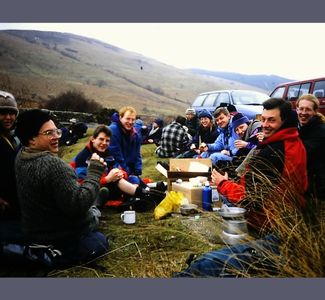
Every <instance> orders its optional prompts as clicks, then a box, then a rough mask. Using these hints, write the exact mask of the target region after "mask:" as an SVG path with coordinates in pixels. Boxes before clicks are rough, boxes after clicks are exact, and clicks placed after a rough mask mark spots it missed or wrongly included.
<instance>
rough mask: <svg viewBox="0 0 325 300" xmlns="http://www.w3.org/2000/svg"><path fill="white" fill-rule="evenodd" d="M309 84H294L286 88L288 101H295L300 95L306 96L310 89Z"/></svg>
mask: <svg viewBox="0 0 325 300" xmlns="http://www.w3.org/2000/svg"><path fill="white" fill-rule="evenodd" d="M310 85H311V83H310V82H308V83H304V84H295V85H291V86H289V88H288V99H289V100H296V99H297V98H299V97H300V96H301V95H304V94H308V93H309V89H310Z"/></svg>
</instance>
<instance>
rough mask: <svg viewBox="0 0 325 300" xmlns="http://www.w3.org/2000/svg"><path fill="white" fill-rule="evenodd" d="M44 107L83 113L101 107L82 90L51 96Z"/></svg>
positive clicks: (92, 111)
mask: <svg viewBox="0 0 325 300" xmlns="http://www.w3.org/2000/svg"><path fill="white" fill-rule="evenodd" d="M45 108H47V109H50V110H62V111H76V112H85V113H96V112H98V111H100V110H102V109H103V107H102V105H101V104H99V103H98V102H96V101H94V100H91V99H88V98H87V97H86V96H85V95H84V94H83V93H82V92H80V91H76V90H70V91H67V92H63V93H61V94H60V95H58V96H57V97H53V98H52V99H50V100H49V101H48V102H47V103H46V104H45Z"/></svg>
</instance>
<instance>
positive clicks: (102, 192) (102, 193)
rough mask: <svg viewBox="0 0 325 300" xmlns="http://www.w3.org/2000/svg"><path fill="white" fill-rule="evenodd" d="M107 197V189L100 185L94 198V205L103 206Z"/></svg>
mask: <svg viewBox="0 0 325 300" xmlns="http://www.w3.org/2000/svg"><path fill="white" fill-rule="evenodd" d="M108 197H109V189H108V188H107V187H102V188H100V189H99V192H98V196H97V198H96V200H95V205H96V206H97V207H98V208H103V207H104V204H105V203H106V202H107V200H108Z"/></svg>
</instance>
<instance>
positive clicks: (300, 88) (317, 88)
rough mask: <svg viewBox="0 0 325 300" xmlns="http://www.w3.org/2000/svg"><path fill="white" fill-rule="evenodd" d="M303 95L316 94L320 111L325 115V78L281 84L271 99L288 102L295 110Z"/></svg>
mask: <svg viewBox="0 0 325 300" xmlns="http://www.w3.org/2000/svg"><path fill="white" fill-rule="evenodd" d="M303 94H314V95H315V96H316V97H317V98H318V100H319V102H320V109H319V111H320V112H321V113H322V114H324V115H325V77H321V78H316V79H310V80H303V81H292V82H287V83H283V84H279V85H278V86H277V87H276V88H275V89H274V90H273V92H272V93H271V94H270V97H272V98H283V99H285V100H288V101H290V102H291V104H292V107H293V108H295V107H296V100H297V99H298V98H299V97H300V96H301V95H303Z"/></svg>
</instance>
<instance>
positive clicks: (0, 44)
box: [0, 30, 256, 115]
mask: <svg viewBox="0 0 325 300" xmlns="http://www.w3.org/2000/svg"><path fill="white" fill-rule="evenodd" d="M216 59H218V57H216ZM0 70H1V71H0V73H1V74H6V75H8V76H9V77H10V79H11V80H12V81H14V82H15V84H17V85H22V84H23V85H26V86H28V88H29V90H30V92H31V94H33V98H35V99H37V100H38V101H46V100H47V99H48V98H49V97H51V96H54V95H57V94H59V93H60V92H64V91H67V90H68V89H78V90H80V91H82V92H84V93H85V95H86V96H87V97H89V98H91V99H94V100H96V101H98V102H99V103H101V104H103V105H104V106H105V107H114V108H117V109H118V108H120V107H121V106H124V105H127V104H130V105H133V106H135V107H136V109H137V110H138V111H139V112H141V113H144V114H163V115H168V114H172V115H174V114H176V113H183V111H184V110H185V109H186V108H187V107H188V106H190V105H191V103H192V101H193V100H194V98H195V97H196V96H197V94H199V93H200V92H204V91H208V90H215V89H226V88H249V89H256V88H252V87H250V86H245V85H242V84H239V83H236V82H232V81H229V80H224V79H218V78H213V77H211V78H209V77H206V76H201V75H196V74H192V73H191V72H190V71H185V70H181V69H177V68H175V67H172V66H169V65H166V64H163V63H160V62H158V61H156V60H153V59H149V58H147V57H144V56H143V55H141V54H138V53H134V52H130V51H125V50H123V49H120V48H117V47H115V46H112V45H109V44H106V43H103V42H101V41H98V40H94V39H90V38H86V37H82V36H77V35H73V34H66V33H58V32H42V31H25V30H21V31H19V30H5V31H0Z"/></svg>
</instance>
